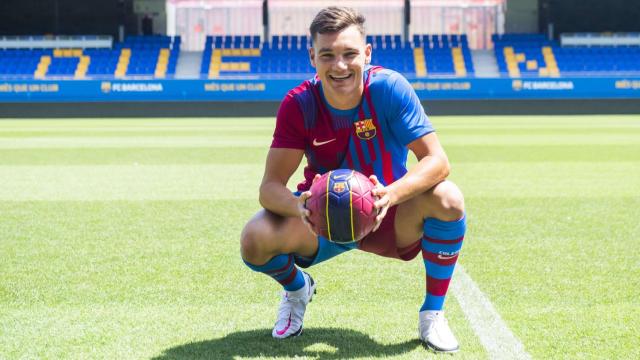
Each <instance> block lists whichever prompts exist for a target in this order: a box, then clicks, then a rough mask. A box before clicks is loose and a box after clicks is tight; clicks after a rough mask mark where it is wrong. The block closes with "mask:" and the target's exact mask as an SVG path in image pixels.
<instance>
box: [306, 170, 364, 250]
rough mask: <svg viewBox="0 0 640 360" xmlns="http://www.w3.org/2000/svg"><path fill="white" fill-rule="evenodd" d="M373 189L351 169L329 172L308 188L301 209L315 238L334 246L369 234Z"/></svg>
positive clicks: (360, 175) (358, 239)
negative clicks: (306, 212) (307, 195)
mask: <svg viewBox="0 0 640 360" xmlns="http://www.w3.org/2000/svg"><path fill="white" fill-rule="evenodd" d="M374 188H375V185H374V184H373V183H372V182H371V180H369V178H367V177H366V176H364V175H363V174H361V173H359V172H357V171H355V170H351V169H338V170H332V171H329V172H327V173H325V174H324V175H322V176H321V177H320V178H319V179H318V180H317V181H316V182H314V183H313V185H311V189H310V191H311V196H310V197H309V198H308V199H307V200H306V202H305V206H306V208H307V209H308V210H309V211H310V212H311V215H310V216H309V221H310V222H311V226H312V227H313V230H314V231H315V232H316V234H318V235H321V236H324V237H325V238H327V239H329V240H330V241H333V242H336V243H351V242H355V241H360V240H362V238H364V237H365V236H367V234H369V233H370V232H371V230H373V227H374V225H375V221H376V215H377V211H376V209H375V207H374V205H373V203H374V202H375V197H374V196H373V194H372V193H371V190H373V189H374Z"/></svg>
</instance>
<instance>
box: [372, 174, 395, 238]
mask: <svg viewBox="0 0 640 360" xmlns="http://www.w3.org/2000/svg"><path fill="white" fill-rule="evenodd" d="M369 180H371V182H372V183H373V184H374V185H375V186H376V188H375V189H373V190H371V193H372V194H373V196H375V197H376V201H375V202H374V203H373V206H374V207H375V208H376V210H377V211H378V216H376V225H375V226H374V227H373V230H372V231H376V230H378V228H379V227H380V224H382V219H384V217H385V215H387V210H388V209H389V207H390V206H391V198H390V197H389V193H388V190H387V188H386V187H384V186H383V185H382V184H381V183H380V182H379V181H378V178H377V177H376V176H375V175H371V176H369Z"/></svg>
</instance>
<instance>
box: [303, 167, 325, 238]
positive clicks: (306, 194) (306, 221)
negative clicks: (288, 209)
mask: <svg viewBox="0 0 640 360" xmlns="http://www.w3.org/2000/svg"><path fill="white" fill-rule="evenodd" d="M318 179H320V174H316V176H314V177H313V181H312V182H311V183H312V184H313V183H315V182H316V181H318ZM311 195H312V194H311V191H309V190H307V191H305V192H303V193H302V194H300V196H299V197H298V211H299V212H300V218H301V219H302V222H303V223H304V224H305V225H307V228H308V229H309V231H311V233H312V234H313V235H315V236H318V234H316V232H315V231H313V224H312V223H311V220H309V216H311V211H309V209H307V207H306V206H305V203H306V201H307V199H308V198H310V197H311Z"/></svg>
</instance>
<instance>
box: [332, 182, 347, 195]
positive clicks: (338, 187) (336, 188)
mask: <svg viewBox="0 0 640 360" xmlns="http://www.w3.org/2000/svg"><path fill="white" fill-rule="evenodd" d="M346 188H347V183H345V182H344V181H338V182H335V183H333V192H335V193H338V194H340V193H341V192H343V191H344V190H345V189H346Z"/></svg>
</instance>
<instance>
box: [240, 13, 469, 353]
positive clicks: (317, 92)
mask: <svg viewBox="0 0 640 360" xmlns="http://www.w3.org/2000/svg"><path fill="white" fill-rule="evenodd" d="M364 20H365V19H364V17H363V16H362V15H360V14H358V13H357V12H356V11H355V10H353V9H350V8H344V7H329V8H326V9H323V10H322V11H320V12H319V13H318V14H317V15H316V17H315V19H314V20H313V22H312V23H311V26H310V32H311V36H312V39H313V48H311V49H309V56H310V60H311V64H312V65H313V66H314V67H315V69H316V72H317V75H316V77H315V78H314V79H312V80H308V81H305V82H303V83H302V84H301V85H300V86H298V87H296V88H295V89H293V90H291V91H290V92H289V93H288V94H287V96H286V97H285V99H284V100H283V101H282V104H281V106H280V109H279V111H278V115H277V121H276V129H275V132H274V136H273V142H272V144H271V148H270V150H269V153H268V156H267V160H266V166H265V172H264V177H263V179H262V184H261V185H260V204H261V205H262V206H263V207H264V210H262V211H260V212H259V213H258V214H256V215H255V216H254V217H253V218H252V219H251V220H250V221H249V222H248V223H247V225H246V226H245V228H244V230H243V232H242V235H241V254H242V258H243V260H244V262H245V263H246V264H247V266H249V267H250V268H251V269H253V270H254V271H258V272H262V273H265V274H267V275H269V276H271V277H273V278H274V279H275V280H276V281H278V282H279V283H280V284H281V285H283V287H284V290H285V291H284V295H283V297H282V301H281V303H280V307H279V311H278V317H277V320H276V324H275V326H274V328H273V332H272V335H273V337H275V338H286V337H289V336H297V335H300V333H301V332H302V324H303V317H304V313H305V310H306V305H307V304H308V302H309V301H310V300H311V297H312V296H313V294H314V293H315V288H316V283H315V282H314V280H313V279H312V278H311V276H309V274H307V273H306V272H303V271H301V270H299V268H298V266H300V267H304V268H306V267H309V266H311V265H315V264H318V263H320V262H322V261H325V260H328V259H329V258H331V257H334V256H336V255H339V254H340V253H343V252H345V251H349V250H351V249H354V248H358V249H360V250H364V251H367V252H372V253H375V254H379V255H382V256H387V257H392V258H396V259H401V260H405V261H408V260H411V259H413V258H414V257H415V256H416V255H417V254H418V253H419V252H422V255H423V259H424V263H425V266H426V274H427V275H426V287H427V293H426V297H425V301H424V303H423V305H422V307H421V308H420V312H419V334H420V339H421V340H422V341H424V342H425V343H426V344H427V345H428V346H429V347H431V348H432V349H434V350H436V351H442V352H453V351H457V350H458V348H459V347H458V342H457V340H456V339H455V337H454V336H453V334H452V333H451V330H450V329H449V326H448V324H447V321H446V319H445V318H444V314H443V311H442V307H443V303H444V298H445V295H446V292H447V288H448V286H449V281H450V279H451V275H452V274H453V268H454V266H455V263H456V260H457V258H458V252H459V250H460V247H461V245H462V239H463V238H464V232H465V216H464V200H463V197H462V193H461V192H460V190H459V189H458V188H457V187H456V186H455V185H454V184H453V183H451V182H450V181H447V180H445V179H446V177H447V176H448V174H449V162H448V159H447V156H446V154H445V152H444V150H443V149H442V147H441V145H440V143H439V141H438V137H437V136H436V134H435V132H434V130H433V127H432V126H431V123H430V122H429V120H428V118H427V116H426V114H425V113H424V110H423V108H422V106H421V104H420V101H419V100H418V98H417V96H416V94H415V92H414V91H413V89H412V88H411V86H410V84H409V83H408V82H407V80H406V79H405V78H404V77H402V76H401V75H400V74H398V73H396V72H394V71H391V70H386V69H382V68H380V67H373V66H370V65H368V64H369V62H370V60H371V45H370V44H366V43H365V33H364ZM408 150H411V152H413V154H414V155H415V156H416V157H417V159H418V160H419V161H418V163H417V164H416V165H415V166H413V167H412V168H411V169H410V170H408V171H407V169H406V167H405V164H406V159H407V154H408ZM303 155H304V156H306V158H307V166H306V168H305V170H304V176H305V179H304V181H303V182H301V183H300V184H299V185H298V193H295V194H292V193H291V192H290V191H289V190H288V189H287V187H286V184H287V181H288V180H289V178H290V177H291V175H292V174H293V173H294V172H295V170H296V169H297V168H298V166H299V165H300V163H301V161H302V157H303ZM336 168H351V169H356V170H358V171H360V172H362V173H364V174H365V175H367V176H370V177H371V179H372V181H373V182H374V183H375V184H376V185H377V189H376V190H375V193H374V195H376V198H377V200H376V203H375V206H376V208H377V209H378V210H379V215H378V217H377V218H376V227H375V229H374V231H373V232H372V233H370V234H369V235H367V236H366V237H365V238H364V239H362V240H361V241H359V242H358V243H356V244H350V245H340V244H336V243H332V242H329V241H328V240H327V239H325V238H323V237H320V236H317V235H315V234H313V233H312V231H311V230H310V226H309V225H308V220H307V219H308V216H309V215H310V213H309V211H308V210H307V209H305V207H304V201H305V200H306V199H307V198H308V197H309V196H313V194H311V193H310V192H309V191H308V189H309V188H310V186H311V184H312V182H313V180H314V178H317V177H318V176H319V174H322V173H324V172H326V171H328V170H332V169H336Z"/></svg>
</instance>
